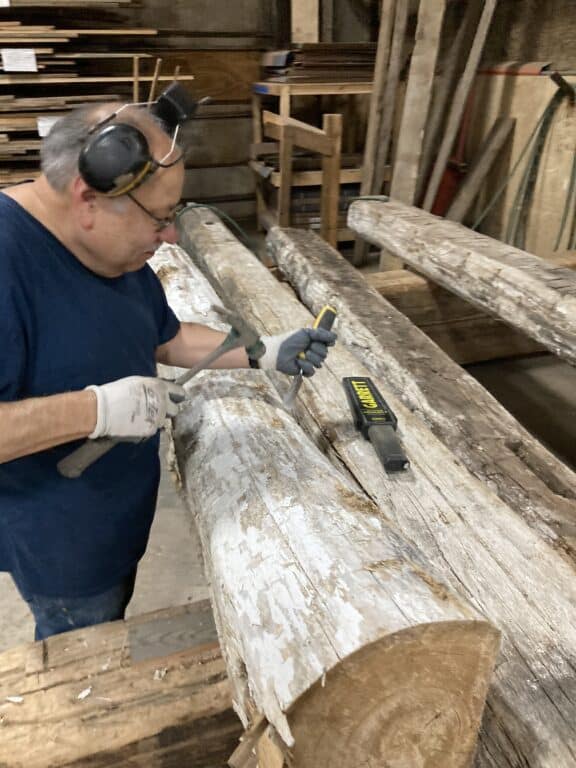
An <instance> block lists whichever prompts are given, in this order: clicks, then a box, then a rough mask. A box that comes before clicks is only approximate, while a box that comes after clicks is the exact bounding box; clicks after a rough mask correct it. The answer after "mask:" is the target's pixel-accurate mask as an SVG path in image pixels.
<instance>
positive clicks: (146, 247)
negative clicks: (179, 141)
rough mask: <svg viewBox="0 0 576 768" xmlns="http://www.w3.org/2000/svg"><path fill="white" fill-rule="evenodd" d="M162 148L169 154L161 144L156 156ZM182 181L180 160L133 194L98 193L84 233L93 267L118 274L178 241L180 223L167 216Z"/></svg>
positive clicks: (175, 203) (131, 270) (182, 169)
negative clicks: (109, 194)
mask: <svg viewBox="0 0 576 768" xmlns="http://www.w3.org/2000/svg"><path fill="white" fill-rule="evenodd" d="M166 138H167V137H166ZM168 146H169V145H168ZM162 150H164V153H165V152H166V149H165V145H164V146H163V143H160V144H159V146H158V147H157V148H156V152H154V153H153V154H154V156H155V157H162V156H163V154H162ZM183 185H184V163H183V162H179V163H177V164H176V165H174V166H172V167H171V168H159V169H158V170H156V171H155V172H154V173H153V174H152V176H150V178H149V179H148V180H146V181H145V182H144V183H143V184H142V185H141V186H140V187H137V188H136V189H134V190H133V191H131V192H130V195H122V196H121V197H118V198H106V197H104V196H102V195H96V197H95V198H94V200H93V211H94V219H93V225H92V226H91V227H90V229H89V230H87V231H85V232H84V233H83V235H82V239H83V245H84V246H85V247H87V249H88V250H89V252H90V258H91V264H90V268H91V269H93V271H95V272H97V273H98V274H101V275H103V276H106V277H118V276H120V275H122V274H124V273H126V272H134V271H136V270H138V269H141V267H143V266H144V264H145V263H146V262H147V261H148V259H150V258H151V257H152V255H153V254H154V251H155V250H156V249H157V248H158V246H159V245H161V244H162V243H164V242H168V243H175V242H176V241H177V239H178V236H177V232H176V227H175V224H174V223H169V224H168V225H167V226H164V225H165V224H166V222H165V221H163V220H164V219H170V218H171V216H172V215H173V213H174V209H175V208H176V206H177V205H178V203H179V202H180V198H181V195H182V187H183ZM131 198H132V199H131Z"/></svg>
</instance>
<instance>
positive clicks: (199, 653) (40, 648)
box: [0, 601, 242, 768]
mask: <svg viewBox="0 0 576 768" xmlns="http://www.w3.org/2000/svg"><path fill="white" fill-rule="evenodd" d="M241 731H242V728H241V724H240V721H239V720H238V718H237V717H236V715H235V714H234V711H233V710H232V697H231V690H230V685H229V682H228V679H227V675H226V667H225V665H224V661H223V659H222V656H221V654H220V649H219V647H218V641H217V636H216V631H215V627H214V624H213V619H212V615H211V610H210V604H209V603H208V601H201V602H199V603H195V604H192V605H188V606H182V607H179V608H169V609H166V610H163V611H156V612H154V613H150V614H144V615H142V616H137V617H135V618H132V619H129V620H127V621H116V622H111V623H108V624H100V625H98V626H96V627H89V628H87V629H80V630H75V631H74V632H66V633H64V634H63V635H56V636H55V637H51V638H48V640H45V641H43V642H42V641H41V642H38V643H29V644H27V645H22V646H18V647H16V648H12V649H10V650H9V651H6V652H4V653H3V654H1V655H0V766H2V768H64V766H66V767H67V768H111V766H113V767H114V768H129V767H130V768H137V767H138V766H141V768H148V767H149V766H156V765H158V766H160V765H161V766H162V767H163V768H181V766H184V765H185V766H186V768H225V766H226V765H227V759H228V757H229V755H230V754H231V752H232V750H233V749H234V748H235V745H236V743H237V740H238V738H239V736H240V734H241Z"/></svg>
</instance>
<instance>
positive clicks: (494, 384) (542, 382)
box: [0, 355, 576, 651]
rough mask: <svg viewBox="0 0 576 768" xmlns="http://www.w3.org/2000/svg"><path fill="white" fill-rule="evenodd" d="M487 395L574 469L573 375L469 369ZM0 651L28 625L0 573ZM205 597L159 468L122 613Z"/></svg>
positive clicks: (27, 634)
mask: <svg viewBox="0 0 576 768" xmlns="http://www.w3.org/2000/svg"><path fill="white" fill-rule="evenodd" d="M469 371H470V373H472V374H473V375H474V376H475V377H476V378H478V380H479V381H481V382H482V383H483V384H484V385H485V386H486V387H487V389H489V390H490V391H492V392H493V394H494V395H495V396H496V397H497V398H498V399H499V400H501V402H502V403H503V404H504V405H505V406H506V407H507V408H508V409H509V410H510V411H511V412H512V413H514V415H515V416H516V417H517V418H518V419H519V420H521V421H522V422H523V423H524V424H525V426H526V427H527V428H528V429H530V430H531V431H532V432H533V433H534V434H536V435H537V436H538V437H539V439H540V440H542V441H543V442H544V443H546V444H547V445H548V447H549V448H551V449H552V450H553V451H554V452H555V453H557V455H558V456H560V457H561V458H562V459H563V460H565V461H566V462H567V463H569V464H571V466H573V467H574V468H575V469H576V439H575V438H576V369H575V368H573V367H571V366H569V365H567V364H566V363H563V362H561V361H560V360H558V359H557V358H554V357H552V356H548V355H539V356H536V357H531V358H525V359H521V360H508V361H497V362H490V363H483V364H481V365H474V366H470V367H469ZM0 595H1V596H2V597H1V602H0V651H2V650H5V649H7V648H9V647H12V646H14V645H17V644H19V643H24V642H28V641H30V640H31V639H32V635H33V621H32V618H31V616H30V614H29V612H28V609H27V607H26V605H25V604H24V603H23V601H22V600H21V598H20V596H19V595H18V593H17V592H16V590H15V588H14V586H13V584H12V582H11V580H10V578H9V577H8V576H7V574H0ZM207 596H208V588H207V585H206V582H205V579H204V576H203V572H202V566H201V564H200V549H199V540H198V536H197V533H196V531H195V529H194V526H193V523H192V521H191V519H190V516H189V513H188V512H187V511H186V510H185V508H184V505H183V503H182V501H181V498H180V496H179V494H178V492H177V491H176V488H175V486H174V484H173V480H172V476H171V474H170V473H169V472H168V470H167V469H166V462H163V475H162V484H161V488H160V496H159V505H158V512H157V515H156V520H155V523H154V526H153V529H152V534H151V538H150V544H149V547H148V551H147V554H146V556H145V558H144V559H143V561H142V563H141V566H140V568H139V572H138V579H137V582H136V590H135V594H134V597H133V599H132V602H131V604H130V607H129V609H128V615H136V614H140V613H144V612H146V611H153V610H157V609H160V608H167V607H169V606H173V605H182V604H184V603H186V602H189V601H193V600H197V599H200V598H204V597H207Z"/></svg>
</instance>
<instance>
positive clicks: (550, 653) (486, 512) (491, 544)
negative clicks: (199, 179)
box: [183, 210, 576, 768]
mask: <svg viewBox="0 0 576 768" xmlns="http://www.w3.org/2000/svg"><path fill="white" fill-rule="evenodd" d="M186 217H187V219H188V217H190V218H191V219H192V221H189V223H188V226H187V228H186V236H185V237H184V238H183V244H184V245H185V246H186V248H187V249H188V250H189V252H190V254H191V255H192V257H193V259H194V261H195V262H196V263H197V264H199V265H200V267H201V269H202V270H203V271H204V272H205V273H206V274H208V275H209V276H210V279H211V280H212V281H213V282H214V284H215V285H216V286H217V287H218V288H219V290H221V291H223V292H225V293H226V294H227V296H228V297H229V299H230V300H231V303H232V304H233V305H234V306H235V307H236V308H237V309H238V310H239V311H241V312H242V314H243V315H244V316H245V317H247V318H248V319H249V320H250V321H251V322H253V323H254V324H255V325H257V327H259V328H261V329H262V331H264V332H266V333H270V334H273V333H282V332H286V331H287V330H289V329H290V328H293V327H298V326H299V325H300V326H301V325H309V324H311V323H312V319H313V316H314V314H311V313H310V312H307V311H306V310H305V309H304V307H303V306H302V305H301V304H300V303H299V302H298V301H297V300H296V299H295V297H294V296H293V294H291V293H290V292H289V291H287V290H286V287H285V286H282V285H278V282H277V281H276V280H275V279H274V278H273V276H272V275H271V274H270V273H269V271H267V270H266V269H265V268H264V267H263V266H262V264H260V263H259V262H258V261H257V259H256V258H255V257H254V256H253V255H252V254H251V253H250V252H249V251H248V250H247V249H246V248H245V247H244V246H242V245H241V244H240V243H239V242H238V241H237V240H236V239H235V238H234V237H233V236H232V235H231V234H230V232H229V231H228V230H227V229H226V228H225V227H224V226H223V225H222V224H221V223H220V222H219V221H218V219H217V218H216V217H215V216H214V215H213V214H212V213H211V212H209V211H207V210H206V211H201V210H197V211H195V212H190V213H187V214H186ZM268 247H269V249H270V251H271V253H272V254H273V255H276V256H277V257H279V256H280V254H282V261H283V266H284V267H287V266H288V264H289V263H290V262H292V263H293V266H294V269H295V270H297V271H298V272H299V274H300V278H301V279H299V280H298V281H294V282H298V283H299V286H300V287H299V290H300V294H301V296H302V298H303V299H304V300H305V301H306V302H307V303H309V304H310V306H311V307H312V312H313V313H315V312H317V311H318V310H319V308H320V307H321V306H322V305H323V304H325V303H326V302H330V303H332V302H335V306H336V307H337V308H338V312H339V320H338V321H337V327H336V329H337V331H338V334H339V338H340V340H341V341H342V340H344V341H346V342H349V343H350V345H351V348H353V349H355V350H357V351H358V352H362V354H364V356H365V357H366V358H370V360H372V359H375V360H377V361H378V362H379V363H380V367H379V369H378V371H376V372H375V369H374V366H373V365H371V366H370V369H368V368H366V367H364V365H363V364H362V363H361V362H360V360H359V359H358V357H357V356H355V355H352V354H351V352H350V351H349V350H348V349H346V348H345V347H344V345H343V344H342V343H339V344H338V345H337V346H336V348H334V349H333V350H332V351H331V352H330V355H329V358H328V360H327V362H326V364H325V365H324V366H323V368H322V370H320V371H319V372H318V373H317V374H316V375H315V376H314V377H313V378H312V379H310V380H308V381H305V382H304V384H303V386H302V388H301V390H300V394H299V397H298V399H297V400H296V403H295V415H296V417H297V419H298V420H299V422H300V423H301V424H302V425H303V426H304V427H305V428H306V430H307V431H308V433H309V434H310V435H311V436H312V437H313V439H314V440H315V442H316V443H317V445H318V446H319V447H320V448H321V450H323V451H324V452H325V453H326V455H328V456H329V457H330V458H331V460H332V461H333V463H335V464H336V465H337V466H340V467H341V466H344V467H345V469H346V470H347V471H349V472H350V473H351V475H352V476H353V477H354V478H355V479H356V480H357V482H358V483H359V484H360V485H361V487H362V488H364V490H365V491H366V493H367V494H368V495H369V496H370V497H371V498H372V499H374V500H375V501H376V503H377V504H378V505H379V507H380V509H381V510H382V512H383V514H385V515H386V516H387V517H388V518H389V519H391V520H394V521H395V523H396V524H397V525H398V526H399V527H400V528H401V530H402V531H403V532H404V533H405V534H406V535H407V536H408V537H409V538H410V539H411V540H412V541H414V542H415V543H416V545H417V547H418V549H419V551H420V552H421V553H422V557H423V558H424V562H425V563H427V566H426V567H433V568H434V570H435V573H439V574H442V578H443V579H445V580H446V581H447V582H448V583H450V584H451V585H452V587H453V588H454V589H455V590H456V591H458V592H460V590H462V591H463V593H464V594H465V595H466V597H467V598H468V600H470V601H472V602H473V603H474V604H475V605H476V606H478V607H479V608H480V610H481V611H482V613H484V615H486V616H487V617H488V618H490V619H491V620H492V621H493V622H494V624H496V625H497V626H498V627H499V628H500V629H501V631H502V632H503V647H502V651H501V654H500V660H499V663H498V665H497V668H496V675H495V679H494V681H493V683H492V686H491V690H490V692H489V696H488V705H487V710H486V712H485V718H484V725H483V730H482V732H481V737H480V745H479V752H478V756H477V762H476V766H477V768H496V767H497V768H502V767H503V766H514V767H515V768H516V767H518V768H519V766H520V765H523V766H524V768H571V766H572V765H573V759H574V754H575V751H576V736H575V732H574V728H573V723H574V721H575V720H574V717H573V714H574V713H573V710H574V706H575V701H574V700H575V697H574V695H573V694H572V693H571V692H568V691H567V689H566V687H565V686H566V682H567V670H569V669H570V668H571V667H572V665H573V664H574V654H575V650H574V649H575V644H574V641H573V637H572V629H571V627H572V626H573V623H574V622H573V619H572V616H573V612H574V589H575V587H574V584H575V581H574V561H573V558H572V557H571V556H570V555H569V548H568V547H566V544H567V537H568V536H569V534H570V530H572V532H574V528H573V527H572V529H570V525H572V526H573V523H571V521H573V520H574V514H575V504H574V496H575V494H574V488H575V487H576V483H575V477H574V473H571V472H570V471H568V470H567V468H565V467H564V466H563V465H561V463H560V462H558V461H557V460H555V459H554V458H553V457H552V456H551V455H550V454H549V453H548V452H547V451H545V450H544V449H543V448H542V447H541V446H540V445H539V444H538V443H537V442H536V441H535V440H534V439H533V438H531V437H530V436H529V435H528V433H526V431H525V430H522V428H520V427H519V425H518V424H517V422H516V421H515V420H514V419H512V418H511V417H510V416H509V415H508V414H506V412H505V411H504V410H503V409H502V408H501V407H499V406H498V405H497V404H496V402H495V401H494V400H493V399H492V398H491V397H490V396H489V395H488V394H487V393H486V391H485V390H484V389H483V388H482V387H481V386H479V385H478V384H477V383H476V382H475V381H474V380H473V379H471V377H468V376H466V374H465V373H464V372H463V371H462V369H460V368H459V367H458V366H456V365H455V364H454V363H451V362H450V361H449V360H448V359H447V358H445V356H444V355H442V354H441V353H440V352H439V351H438V350H437V348H436V347H435V346H434V345H433V344H432V343H431V342H429V341H426V339H425V337H424V336H423V334H421V333H420V332H419V331H418V330H417V329H415V328H414V326H413V325H412V324H411V323H410V322H409V321H408V320H406V319H405V318H403V317H402V316H401V315H400V314H399V313H397V312H395V310H394V309H393V308H392V307H390V306H389V305H387V304H386V303H385V302H384V301H383V299H381V298H380V297H379V296H378V295H377V294H375V292H374V291H373V290H372V289H370V288H369V287H367V286H366V285H365V283H364V281H363V278H362V276H361V275H360V274H359V273H358V271H357V270H355V269H353V268H352V267H351V266H350V265H349V264H347V263H346V262H345V261H344V259H342V258H341V257H340V256H339V255H338V254H337V252H336V251H334V249H332V248H330V247H329V246H328V245H326V244H325V243H323V242H322V241H321V240H320V239H319V238H318V237H315V236H314V235H312V234H311V233H307V232H300V231H295V230H289V231H288V232H286V233H282V232H281V231H280V230H278V229H277V228H276V229H274V230H273V231H272V232H271V233H270V234H269V236H268ZM327 254H328V255H329V260H328V263H326V264H325V266H322V264H323V262H325V260H326V259H328V256H327ZM287 271H288V272H291V271H292V268H291V267H288V269H287ZM327 283H329V284H330V285H329V287H327ZM355 295H358V303H359V306H360V311H361V312H362V313H363V315H364V317H365V318H366V320H368V321H370V319H371V318H374V319H375V320H376V322H377V326H376V329H375V331H374V333H371V332H369V330H368V329H366V328H365V327H364V326H363V324H359V323H358V322H357V321H356V320H355V317H354V316H353V315H352V314H351V313H350V311H349V309H348V308H347V303H349V302H350V300H351V299H352V297H354V296H355ZM395 329H396V330H395ZM402 331H404V333H403V332H402ZM380 339H382V343H381V344H380ZM423 342H425V343H423ZM378 345H379V346H378ZM390 347H391V349H392V354H390V352H389V348H390ZM371 348H373V349H374V354H373V355H372V353H371ZM398 357H400V358H403V359H404V361H405V363H408V367H409V368H410V370H406V364H404V365H402V364H399V363H398V361H397V360H396V358H398ZM443 360H444V362H445V364H443V362H442V361H443ZM419 368H421V370H422V375H421V376H420V375H418V370H419ZM434 372H436V373H434ZM350 375H359V376H360V375H371V376H372V378H373V380H374V381H375V383H376V384H377V386H378V387H379V389H380V390H381V392H382V393H383V394H384V396H385V398H386V399H387V401H388V402H389V404H390V406H391V407H392V408H393V410H394V411H395V413H396V414H397V416H398V419H399V431H400V432H399V433H400V437H401V439H402V442H403V444H404V447H405V450H406V452H407V455H408V456H409V458H410V462H411V468H410V470H409V471H408V473H406V474H400V475H388V476H387V475H386V474H385V473H384V472H383V470H382V467H381V465H380V463H379V461H378V459H377V457H376V455H375V453H374V451H373V449H372V447H371V446H370V445H369V443H367V442H366V441H365V440H364V439H363V438H362V437H361V436H360V435H359V434H358V432H357V431H356V430H355V429H354V428H353V426H352V423H351V416H350V411H349V408H348V405H347V402H346V399H345V397H344V393H343V390H342V387H341V384H340V381H341V378H342V377H343V376H350ZM272 378H273V379H274V382H275V384H276V386H277V388H278V390H279V391H280V392H281V393H283V392H285V391H286V388H287V386H288V384H287V382H286V377H283V376H281V375H280V374H276V375H272ZM461 381H462V383H463V385H464V387H466V385H467V384H469V391H468V392H466V391H465V392H464V395H468V396H467V397H466V396H462V397H456V401H455V402H454V395H455V392H454V391H453V389H455V388H456V387H457V386H458V384H459V383H460V382H461ZM470 390H471V391H470ZM427 400H428V401H430V406H429V407H428V408H427ZM477 402H479V407H478V409H476V403H477ZM486 405H487V406H488V411H490V409H493V408H496V416H497V419H498V422H497V423H498V425H499V426H498V427H497V430H498V429H500V430H501V433H500V432H498V431H497V432H496V435H495V436H493V435H494V426H493V424H492V423H491V421H490V420H487V421H486V422H482V423H477V424H476V425H475V428H474V420H473V418H471V417H470V415H469V414H470V412H471V411H474V413H475V414H476V415H477V412H478V410H479V411H480V414H482V413H483V409H484V407H486ZM442 411H444V412H442ZM451 428H453V430H454V441H453V442H454V443H455V445H451V446H446V445H445V442H446V440H445V439H444V437H445V436H444V434H442V432H443V431H444V432H445V431H446V430H450V429H451ZM508 435H509V438H510V444H509V445H508V446H506V445H505V443H506V440H507V438H508ZM464 443H467V445H464ZM534 446H537V447H538V448H537V450H534ZM467 450H468V452H469V454H471V456H468V458H472V459H473V460H475V461H476V465H477V466H478V467H480V468H482V467H483V466H485V468H486V471H485V474H484V475H481V476H480V477H479V478H478V477H474V474H476V473H471V472H468V471H467V470H466V462H465V461H463V456H466V451H467ZM520 457H523V458H520ZM491 458H493V461H492V462H491V461H490V459H491ZM537 459H538V460H539V462H540V463H541V464H542V463H544V465H545V466H549V467H550V471H549V473H548V474H549V481H550V484H551V486H552V488H546V487H544V486H543V483H542V480H541V479H539V478H537V477H536V475H535V473H534V470H533V469H531V468H530V467H531V465H532V464H533V463H536V460H537ZM555 468H556V470H557V471H556V472H555V471H554V469H555ZM504 475H506V476H505V477H504ZM503 488H504V489H507V493H508V499H504V498H502V496H503V494H502V492H501V491H502V489H503ZM499 497H500V498H499ZM546 505H548V508H549V517H551V518H553V519H554V520H555V521H556V522H558V523H560V522H561V523H562V524H563V525H562V526H560V527H559V529H558V530H556V529H555V528H554V526H553V525H550V530H549V534H548V537H547V538H545V537H544V536H543V535H542V531H543V530H544V531H545V530H546V528H545V526H543V525H542V520H538V519H537V518H536V516H537V514H538V513H539V512H540V513H541V512H542V510H543V509H544V508H545V506H546ZM563 513H564V514H563ZM524 517H525V519H523V518H524ZM531 518H532V519H531ZM550 580H552V583H551V582H550ZM558 580H559V581H558ZM566 611H567V613H566ZM558 633H560V634H561V635H562V638H563V639H562V640H559V635H558ZM345 700H347V698H346V694H343V696H342V701H345ZM340 709H341V707H340ZM560 710H561V711H560ZM335 711H336V708H335ZM321 732H322V730H321V728H319V729H318V730H317V733H321ZM417 743H418V741H417V738H415V739H414V740H413V742H412V746H413V750H414V751H413V752H412V753H411V754H409V755H408V757H407V758H406V760H405V762H404V763H403V762H402V761H401V760H399V761H398V763H397V764H398V765H404V764H405V765H407V766H410V768H412V766H415V765H419V764H421V765H425V764H426V763H425V762H424V760H423V759H421V755H420V754H419V753H418V748H417ZM341 745H342V750H343V752H345V751H346V742H345V739H343V741H342V742H341ZM335 764H337V765H340V764H339V762H338V761H336V763H335ZM377 764H378V763H377Z"/></svg>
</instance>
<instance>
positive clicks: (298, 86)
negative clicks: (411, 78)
mask: <svg viewBox="0 0 576 768" xmlns="http://www.w3.org/2000/svg"><path fill="white" fill-rule="evenodd" d="M253 89H254V90H255V91H256V92H257V93H260V94H263V95H265V94H269V95H270V96H282V95H283V94H284V93H288V94H290V95H291V96H338V95H345V94H354V93H357V94H362V93H365V94H367V93H372V83H371V82H366V83H344V82H334V83H273V82H270V81H268V80H266V81H263V82H258V83H254V85H253Z"/></svg>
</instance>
